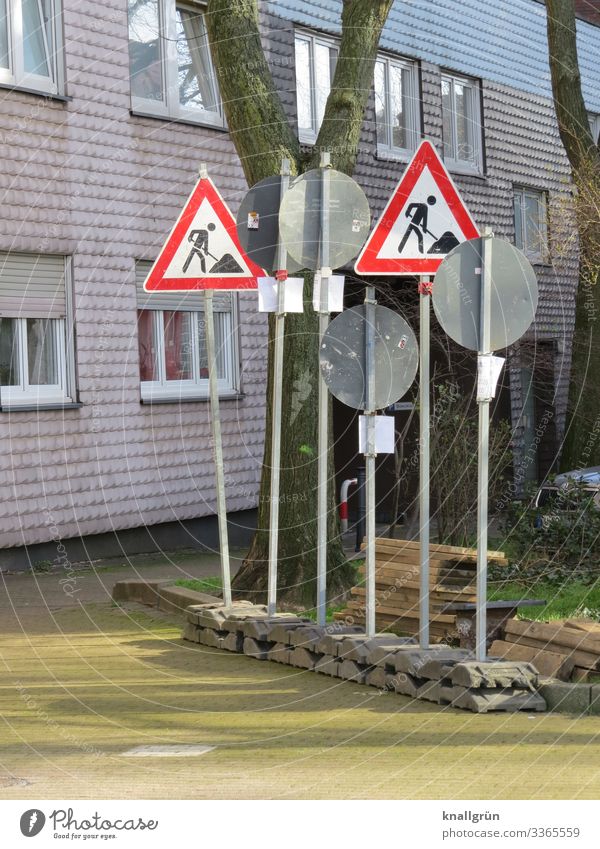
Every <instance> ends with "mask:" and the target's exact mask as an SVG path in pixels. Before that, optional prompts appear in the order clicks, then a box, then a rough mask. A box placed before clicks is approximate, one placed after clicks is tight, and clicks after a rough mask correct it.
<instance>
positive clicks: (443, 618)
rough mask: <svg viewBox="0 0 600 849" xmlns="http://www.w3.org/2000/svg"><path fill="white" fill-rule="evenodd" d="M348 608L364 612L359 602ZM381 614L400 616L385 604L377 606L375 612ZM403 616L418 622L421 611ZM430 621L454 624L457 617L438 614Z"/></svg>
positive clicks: (431, 617)
mask: <svg viewBox="0 0 600 849" xmlns="http://www.w3.org/2000/svg"><path fill="white" fill-rule="evenodd" d="M348 607H349V608H350V609H353V610H354V609H356V608H360V609H363V610H364V604H361V603H360V602H358V601H351V602H349V603H348ZM379 613H387V614H388V615H391V616H395V615H397V614H398V611H396V610H395V609H394V608H392V607H388V606H387V605H385V604H380V605H377V609H376V611H375V614H376V615H379ZM402 616H403V617H404V618H405V619H417V620H418V619H419V611H418V610H415V611H414V613H413V612H412V611H408V610H403V611H402ZM430 620H431V622H447V623H449V624H454V620H455V617H454V616H448V615H447V614H444V613H436V614H435V615H433V616H430Z"/></svg>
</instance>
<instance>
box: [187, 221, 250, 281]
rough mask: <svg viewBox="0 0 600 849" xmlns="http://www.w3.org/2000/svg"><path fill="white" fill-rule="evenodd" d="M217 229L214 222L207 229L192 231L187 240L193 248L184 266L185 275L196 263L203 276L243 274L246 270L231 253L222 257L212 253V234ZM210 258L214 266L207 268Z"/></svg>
mask: <svg viewBox="0 0 600 849" xmlns="http://www.w3.org/2000/svg"><path fill="white" fill-rule="evenodd" d="M215 229H216V225H215V224H214V223H213V222H212V221H210V222H209V223H208V224H207V225H206V227H202V228H200V229H198V230H192V231H191V232H190V233H189V234H188V237H187V239H188V242H190V243H191V245H192V247H191V249H190V252H189V253H188V255H187V258H186V260H185V262H184V264H183V273H184V274H185V273H186V271H187V270H188V268H189V267H190V265H191V264H192V262H194V261H195V263H196V265H200V271H201V274H202V275H209V274H210V275H217V274H239V273H243V271H244V269H243V268H242V267H241V265H240V264H239V263H238V262H237V261H236V260H235V259H234V258H233V256H232V255H231V254H230V253H225V254H223V256H221V257H217V256H215V255H214V254H213V253H211V250H210V248H211V241H210V236H211V233H214V231H215ZM208 257H210V258H211V259H212V260H214V262H213V264H212V265H211V266H210V267H207V259H208ZM195 270H196V269H195Z"/></svg>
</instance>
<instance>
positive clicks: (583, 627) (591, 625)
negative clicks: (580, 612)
mask: <svg viewBox="0 0 600 849" xmlns="http://www.w3.org/2000/svg"><path fill="white" fill-rule="evenodd" d="M563 625H564V626H565V628H573V630H575V631H586V632H588V633H589V634H591V635H592V636H593V635H594V634H597V635H598V637H600V622H595V621H594V620H593V619H564V620H563Z"/></svg>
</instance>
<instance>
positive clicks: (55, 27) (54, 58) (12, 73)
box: [0, 0, 64, 95]
mask: <svg viewBox="0 0 600 849" xmlns="http://www.w3.org/2000/svg"><path fill="white" fill-rule="evenodd" d="M50 8H51V16H52V24H51V29H52V39H53V42H54V44H53V46H54V50H52V49H51V45H48V44H47V36H46V30H45V29H44V28H43V30H42V31H43V37H44V44H45V46H46V56H47V59H48V65H49V71H50V77H45V76H43V75H42V74H32V73H26V72H25V67H24V56H23V23H22V22H23V13H22V9H23V4H22V0H6V11H7V26H8V54H9V66H10V67H9V68H0V84H2V85H7V86H8V85H9V86H12V87H14V88H19V89H27V90H28V91H33V92H39V93H40V94H55V95H60V94H63V93H64V66H63V63H62V55H63V38H62V2H61V0H51V5H50ZM40 14H42V9H41V6H40ZM59 57H61V58H59Z"/></svg>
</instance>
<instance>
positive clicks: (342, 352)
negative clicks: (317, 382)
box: [319, 305, 419, 410]
mask: <svg viewBox="0 0 600 849" xmlns="http://www.w3.org/2000/svg"><path fill="white" fill-rule="evenodd" d="M374 309H375V401H374V404H373V406H372V409H374V410H382V409H383V408H384V407H389V405H390V404H394V403H395V402H396V401H397V400H398V399H399V398H401V397H402V396H403V395H404V394H405V392H406V391H407V390H408V388H409V387H410V385H411V384H412V382H413V380H414V379H415V375H416V373H417V367H418V364H419V350H418V346H417V340H416V339H415V334H414V333H413V332H412V330H411V328H410V325H409V324H408V323H407V322H406V321H405V320H404V319H403V318H402V316H401V315H398V313H396V312H394V311H393V310H389V309H388V308H387V307H381V306H379V305H377V306H376V307H375V308H374ZM366 326H367V320H366V308H365V306H364V305H363V306H359V307H353V308H352V309H349V310H345V312H343V313H341V314H340V315H338V317H337V318H335V319H334V320H333V321H332V322H331V324H330V325H329V327H328V328H327V331H326V332H325V334H324V336H323V339H322V341H321V348H320V352H319V360H320V366H321V374H322V375H323V379H324V381H325V383H326V384H327V388H328V389H329V391H330V392H331V394H332V395H335V397H336V398H337V399H338V400H339V401H342V403H344V404H347V405H348V406H349V407H353V408H354V409H355V410H365V409H366V403H365V389H366V385H365V383H366V369H365V330H366Z"/></svg>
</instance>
